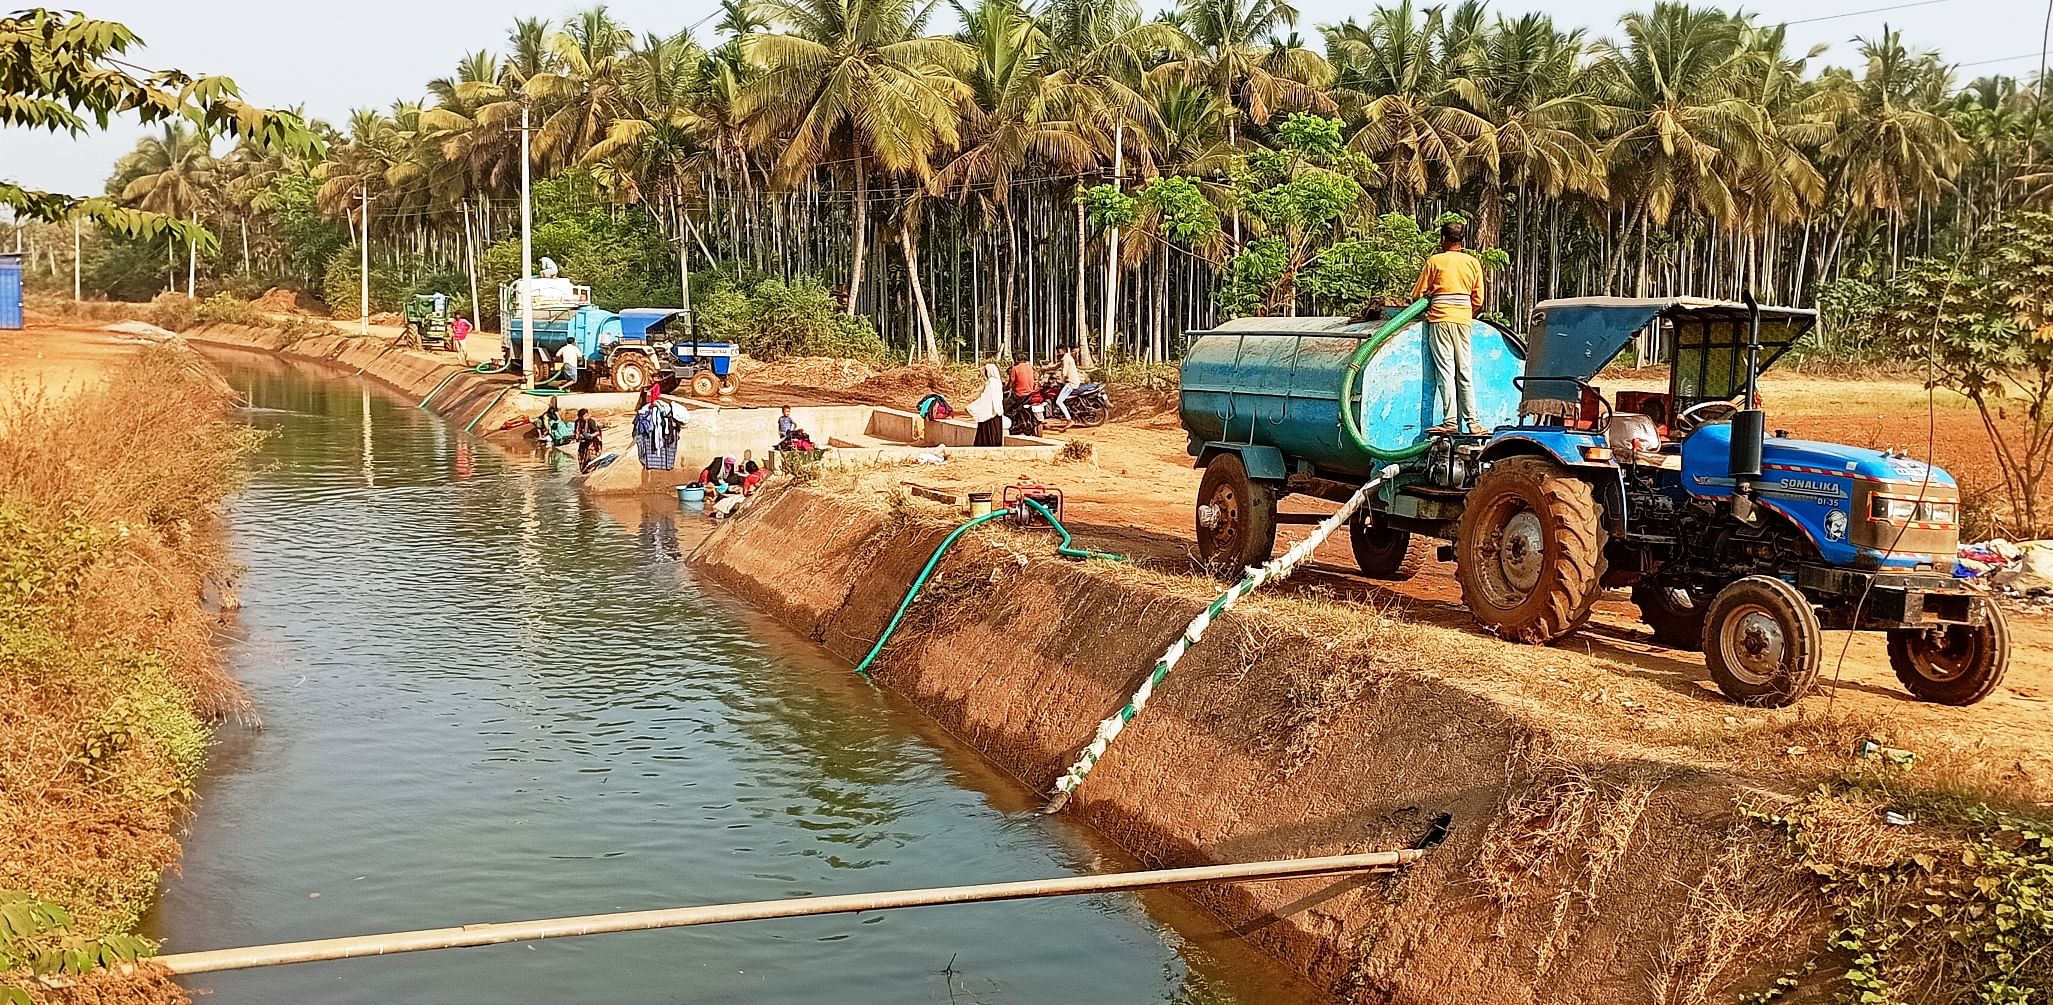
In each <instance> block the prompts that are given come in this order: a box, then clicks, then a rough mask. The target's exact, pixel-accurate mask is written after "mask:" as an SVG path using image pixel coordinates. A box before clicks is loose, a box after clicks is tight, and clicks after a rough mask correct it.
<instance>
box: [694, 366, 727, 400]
mask: <svg viewBox="0 0 2053 1005" xmlns="http://www.w3.org/2000/svg"><path fill="white" fill-rule="evenodd" d="M719 389H720V381H719V379H718V378H716V377H714V376H713V371H711V370H700V371H699V372H697V373H695V374H692V375H691V393H692V394H693V395H695V396H697V397H700V398H710V397H712V396H713V392H715V391H717V390H719Z"/></svg>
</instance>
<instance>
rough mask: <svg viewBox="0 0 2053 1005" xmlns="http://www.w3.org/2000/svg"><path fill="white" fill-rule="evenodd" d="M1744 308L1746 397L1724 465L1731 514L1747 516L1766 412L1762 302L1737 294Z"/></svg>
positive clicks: (1751, 293) (1763, 443)
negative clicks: (1762, 391) (1763, 404)
mask: <svg viewBox="0 0 2053 1005" xmlns="http://www.w3.org/2000/svg"><path fill="white" fill-rule="evenodd" d="M1740 300H1741V302H1742V303H1744V304H1746V311H1747V339H1746V400H1745V403H1744V405H1743V406H1742V407H1741V408H1740V410H1739V411H1737V412H1735V413H1733V415H1732V450H1731V453H1730V454H1729V455H1728V462H1727V465H1726V466H1727V468H1728V469H1729V472H1728V473H1729V474H1731V475H1732V511H1733V515H1735V516H1738V517H1739V518H1741V519H1743V520H1744V519H1747V518H1748V517H1749V516H1751V514H1752V512H1753V502H1754V500H1753V490H1754V483H1755V482H1758V481H1760V479H1761V453H1762V451H1763V450H1765V449H1766V446H1767V442H1768V413H1767V412H1765V411H1763V410H1762V409H1761V408H1760V384H1759V379H1760V369H1761V305H1760V302H1759V301H1757V300H1755V299H1754V291H1752V290H1747V291H1746V292H1745V293H1742V294H1741V295H1740Z"/></svg>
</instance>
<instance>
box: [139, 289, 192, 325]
mask: <svg viewBox="0 0 2053 1005" xmlns="http://www.w3.org/2000/svg"><path fill="white" fill-rule="evenodd" d="M142 319H143V320H144V321H148V322H149V323H151V324H153V325H156V326H157V327H159V328H162V329H164V330H166V331H174V332H182V331H185V330H186V329H188V328H191V327H192V326H193V325H195V324H198V323H199V305H198V304H196V303H194V302H193V299H192V298H191V297H188V296H186V295H185V294H183V293H159V294H157V298H156V299H155V300H152V301H150V306H149V309H148V310H145V311H143V318H142Z"/></svg>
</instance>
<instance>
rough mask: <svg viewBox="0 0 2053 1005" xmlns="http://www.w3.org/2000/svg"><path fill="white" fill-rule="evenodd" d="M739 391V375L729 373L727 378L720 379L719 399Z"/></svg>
mask: <svg viewBox="0 0 2053 1005" xmlns="http://www.w3.org/2000/svg"><path fill="white" fill-rule="evenodd" d="M739 390H741V377H740V375H738V374H734V373H729V374H728V375H727V376H725V377H722V378H720V395H721V397H726V396H727V395H730V394H733V393H734V392H736V391H739Z"/></svg>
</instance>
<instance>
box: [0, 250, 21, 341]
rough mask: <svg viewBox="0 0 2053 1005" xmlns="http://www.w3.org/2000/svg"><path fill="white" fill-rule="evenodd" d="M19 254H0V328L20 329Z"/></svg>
mask: <svg viewBox="0 0 2053 1005" xmlns="http://www.w3.org/2000/svg"><path fill="white" fill-rule="evenodd" d="M21 327H22V321H21V256H20V255H17V254H13V253H8V254H5V255H0V328H7V329H20V328H21Z"/></svg>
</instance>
